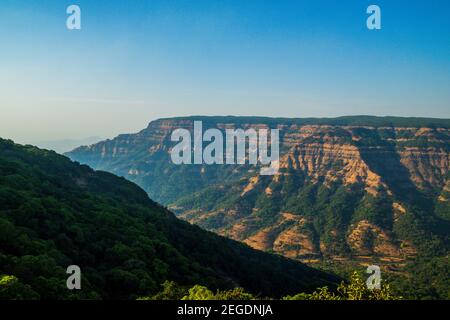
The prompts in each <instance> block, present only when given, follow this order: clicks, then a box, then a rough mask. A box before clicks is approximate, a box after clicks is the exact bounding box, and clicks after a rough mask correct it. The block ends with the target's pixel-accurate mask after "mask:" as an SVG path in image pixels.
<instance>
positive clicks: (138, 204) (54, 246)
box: [0, 139, 337, 299]
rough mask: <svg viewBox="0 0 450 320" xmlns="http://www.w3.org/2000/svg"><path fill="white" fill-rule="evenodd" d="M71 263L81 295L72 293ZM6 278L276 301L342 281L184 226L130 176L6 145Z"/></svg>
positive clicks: (60, 295) (87, 290)
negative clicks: (212, 291) (173, 287)
mask: <svg viewBox="0 0 450 320" xmlns="http://www.w3.org/2000/svg"><path fill="white" fill-rule="evenodd" d="M71 264H76V265H78V266H80V267H81V270H82V287H83V290H81V291H69V290H67V288H66V279H67V276H68V275H67V274H66V273H65V270H66V268H67V266H69V265H71ZM2 274H7V275H12V276H15V277H17V278H18V279H19V281H20V282H21V283H22V284H23V288H25V289H26V290H27V292H28V294H31V296H32V297H40V298H43V299H70V298H96V299H97V298H104V299H133V298H136V297H137V296H140V295H148V294H152V293H156V292H157V291H159V289H160V284H161V283H162V282H164V281H165V280H172V281H176V282H177V283H180V284H182V285H194V284H202V285H207V286H209V287H212V288H232V287H235V286H242V287H244V288H245V289H246V290H249V291H251V292H253V293H255V294H261V295H267V296H273V297H277V296H281V295H284V294H288V293H296V292H300V291H305V290H306V291H311V290H314V289H315V288H316V287H318V286H321V285H324V284H330V283H331V284H332V283H335V281H336V280H337V278H336V277H334V276H331V275H329V274H326V273H323V272H320V271H317V270H315V269H312V268H309V267H307V266H305V265H303V264H301V263H298V262H295V261H292V260H288V259H286V258H283V257H280V256H276V255H271V254H267V253H263V252H260V251H257V250H254V249H251V248H249V247H247V246H245V245H243V244H241V243H239V242H235V241H233V240H229V239H226V238H222V237H220V236H217V235H215V234H213V233H211V232H208V231H204V230H202V229H200V228H199V227H196V226H192V225H190V224H188V223H187V222H183V221H181V220H179V219H177V218H176V217H175V216H174V215H173V214H172V213H171V212H169V211H168V210H167V209H164V208H163V207H161V206H160V205H158V204H156V203H155V202H153V201H152V200H150V199H149V198H148V196H147V194H146V193H145V192H144V191H143V190H142V189H140V188H139V187H138V186H136V185H135V184H134V183H131V182H129V181H127V180H125V179H123V178H119V177H116V176H114V175H112V174H110V173H106V172H96V171H94V170H92V169H91V168H89V167H87V166H85V165H79V164H77V163H74V162H72V161H71V160H69V159H68V158H66V157H64V156H61V155H58V154H56V153H55V152H52V151H45V150H40V149H38V148H36V147H32V146H21V145H17V144H14V143H13V142H12V141H9V140H2V139H0V275H2ZM25 289H24V290H25Z"/></svg>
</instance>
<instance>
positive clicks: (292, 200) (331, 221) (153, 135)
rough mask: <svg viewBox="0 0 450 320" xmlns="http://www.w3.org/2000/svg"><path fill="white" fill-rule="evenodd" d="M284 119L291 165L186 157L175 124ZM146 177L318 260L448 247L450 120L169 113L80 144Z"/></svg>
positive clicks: (245, 237)
mask: <svg viewBox="0 0 450 320" xmlns="http://www.w3.org/2000/svg"><path fill="white" fill-rule="evenodd" d="M194 120H202V121H203V126H204V129H206V128H219V129H222V130H223V129H225V128H244V129H247V128H255V129H258V128H259V129H260V128H278V129H280V170H279V172H278V173H277V174H276V175H273V176H261V175H260V174H259V170H258V168H256V167H254V166H251V165H174V164H172V163H171V161H170V154H169V153H170V150H171V148H172V147H173V146H174V145H175V143H174V142H171V140H170V135H171V133H172V131H173V130H174V129H177V128H186V129H189V130H192V127H193V121H194ZM68 155H69V156H70V157H71V158H72V159H74V160H77V161H80V162H82V163H86V164H88V165H90V166H92V167H94V168H96V169H102V170H107V171H111V172H113V173H116V174H118V175H122V176H124V177H126V178H127V179H130V180H132V181H134V182H136V183H138V184H139V185H140V186H141V187H142V188H144V190H146V191H147V192H148V193H149V195H150V196H151V197H152V198H153V199H155V200H156V201H158V202H160V203H163V204H164V205H167V206H169V207H170V208H171V209H172V210H174V211H175V212H176V213H178V214H179V217H181V218H182V219H185V220H187V221H190V222H192V223H196V224H198V225H200V226H202V227H204V228H206V229H208V230H212V231H215V232H217V233H219V234H221V235H225V236H227V237H230V238H232V239H236V240H239V241H242V242H244V243H247V244H248V245H250V246H252V247H254V248H257V249H261V250H265V251H270V252H277V253H280V254H282V255H285V256H287V257H290V258H294V259H299V260H302V261H307V262H319V261H321V260H323V259H331V260H334V261H351V262H357V263H361V264H369V263H374V262H377V263H381V264H386V265H387V266H388V267H390V268H391V269H393V270H396V269H398V268H399V267H402V266H403V265H404V264H405V263H406V262H407V261H408V260H410V259H413V258H414V257H415V256H416V255H417V254H418V252H425V253H426V252H428V253H430V254H443V253H444V252H446V251H447V248H448V233H449V230H450V228H449V218H450V214H449V204H448V203H449V189H450V187H449V186H450V185H449V175H448V172H449V166H450V120H445V119H419V118H377V117H342V118H335V119H273V118H257V117H189V118H173V119H160V120H156V121H153V122H151V123H150V124H149V126H148V127H147V128H146V129H144V130H142V131H141V132H139V133H137V134H128V135H120V136H118V137H117V138H115V139H113V140H107V141H104V142H100V143H98V144H95V145H92V146H87V147H80V148H78V149H75V150H74V151H72V152H70V153H69V154H68Z"/></svg>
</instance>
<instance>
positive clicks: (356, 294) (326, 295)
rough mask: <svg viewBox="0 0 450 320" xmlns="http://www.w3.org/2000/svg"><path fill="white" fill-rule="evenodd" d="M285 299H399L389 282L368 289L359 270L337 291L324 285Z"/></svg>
mask: <svg viewBox="0 0 450 320" xmlns="http://www.w3.org/2000/svg"><path fill="white" fill-rule="evenodd" d="M283 299H284V300H399V299H402V297H400V296H396V295H395V294H394V293H393V290H392V289H391V286H390V285H389V284H387V283H382V285H381V288H380V289H368V288H367V285H366V283H365V281H364V279H363V278H362V277H361V275H360V274H359V273H358V272H356V271H355V272H353V274H352V275H351V277H350V281H349V283H344V282H342V283H341V284H340V285H339V286H338V288H337V289H336V292H332V291H329V289H328V287H322V288H319V289H318V290H316V291H314V292H313V293H311V294H306V293H300V294H297V295H294V296H286V297H284V298H283Z"/></svg>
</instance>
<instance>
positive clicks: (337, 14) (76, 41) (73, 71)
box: [0, 0, 450, 143]
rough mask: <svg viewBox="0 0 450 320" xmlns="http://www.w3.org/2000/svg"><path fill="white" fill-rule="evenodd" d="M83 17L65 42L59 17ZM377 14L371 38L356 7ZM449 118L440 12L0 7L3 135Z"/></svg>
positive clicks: (54, 3) (439, 4)
mask: <svg viewBox="0 0 450 320" xmlns="http://www.w3.org/2000/svg"><path fill="white" fill-rule="evenodd" d="M72 4H75V5H78V6H79V7H80V8H81V30H68V29H67V28H66V19H67V18H68V14H67V13H66V8H67V7H68V6H69V5H72ZM371 4H376V5H378V6H379V7H380V8H381V26H382V28H381V30H369V29H368V28H367V26H366V19H367V17H368V16H369V15H368V14H367V13H366V9H367V7H368V6H369V5H371ZM359 114H370V115H396V116H425V117H440V118H450V1H448V0H420V1H419V0H417V1H406V0H389V1H381V0H371V1H365V0H340V1H330V0H310V1H302V0H297V1H294V0H291V1H288V0H190V1H185V0H147V1H146V0H120V1H119V0H69V1H66V0H20V1H17V0H2V1H1V2H0V137H2V138H10V139H13V140H15V141H16V142H20V143H33V142H35V141H44V140H61V139H83V138H86V137H91V136H95V137H98V136H100V137H104V138H111V137H114V136H116V135H117V134H119V133H129V132H137V131H139V130H141V129H143V128H145V127H146V126H147V125H148V123H149V122H150V121H151V120H154V119H156V118H160V117H170V116H184V115H258V116H276V117H334V116H342V115H359Z"/></svg>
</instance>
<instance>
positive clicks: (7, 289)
mask: <svg viewBox="0 0 450 320" xmlns="http://www.w3.org/2000/svg"><path fill="white" fill-rule="evenodd" d="M32 299H39V295H38V294H37V293H36V292H35V291H33V290H32V289H31V287H30V286H29V285H25V284H23V283H21V282H19V279H17V278H16V277H14V276H8V275H3V276H0V300H32Z"/></svg>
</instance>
